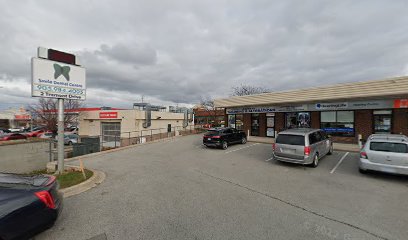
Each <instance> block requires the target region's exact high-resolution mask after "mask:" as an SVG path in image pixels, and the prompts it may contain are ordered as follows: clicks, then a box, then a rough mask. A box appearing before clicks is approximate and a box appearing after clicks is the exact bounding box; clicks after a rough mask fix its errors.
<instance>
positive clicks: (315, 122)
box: [310, 112, 320, 128]
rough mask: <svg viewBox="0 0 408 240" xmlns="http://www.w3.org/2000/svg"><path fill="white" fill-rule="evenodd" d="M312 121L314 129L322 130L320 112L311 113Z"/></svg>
mask: <svg viewBox="0 0 408 240" xmlns="http://www.w3.org/2000/svg"><path fill="white" fill-rule="evenodd" d="M310 120H311V125H312V126H311V127H312V128H320V112H311V113H310Z"/></svg>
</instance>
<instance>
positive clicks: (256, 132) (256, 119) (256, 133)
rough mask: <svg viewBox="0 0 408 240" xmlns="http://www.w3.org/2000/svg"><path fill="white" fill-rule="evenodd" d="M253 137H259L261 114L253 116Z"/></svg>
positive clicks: (253, 114)
mask: <svg viewBox="0 0 408 240" xmlns="http://www.w3.org/2000/svg"><path fill="white" fill-rule="evenodd" d="M251 136H259V113H252V115H251Z"/></svg>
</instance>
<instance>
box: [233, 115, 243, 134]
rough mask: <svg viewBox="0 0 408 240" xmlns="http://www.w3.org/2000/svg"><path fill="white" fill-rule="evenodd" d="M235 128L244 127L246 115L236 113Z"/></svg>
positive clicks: (241, 128)
mask: <svg viewBox="0 0 408 240" xmlns="http://www.w3.org/2000/svg"><path fill="white" fill-rule="evenodd" d="M235 128H236V129H238V130H243V129H244V115H242V114H237V115H235Z"/></svg>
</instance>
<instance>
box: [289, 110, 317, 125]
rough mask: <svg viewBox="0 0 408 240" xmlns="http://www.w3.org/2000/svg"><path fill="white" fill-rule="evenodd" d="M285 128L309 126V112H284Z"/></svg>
mask: <svg viewBox="0 0 408 240" xmlns="http://www.w3.org/2000/svg"><path fill="white" fill-rule="evenodd" d="M285 118H286V128H310V126H311V121H310V113H309V112H293V113H286V114H285Z"/></svg>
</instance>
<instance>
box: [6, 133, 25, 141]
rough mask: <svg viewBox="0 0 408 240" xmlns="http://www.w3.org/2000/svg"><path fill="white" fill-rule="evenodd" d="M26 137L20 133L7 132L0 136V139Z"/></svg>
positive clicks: (7, 139)
mask: <svg viewBox="0 0 408 240" xmlns="http://www.w3.org/2000/svg"><path fill="white" fill-rule="evenodd" d="M19 139H27V137H26V136H25V135H23V134H21V133H8V134H5V135H2V136H0V141H9V140H19Z"/></svg>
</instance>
